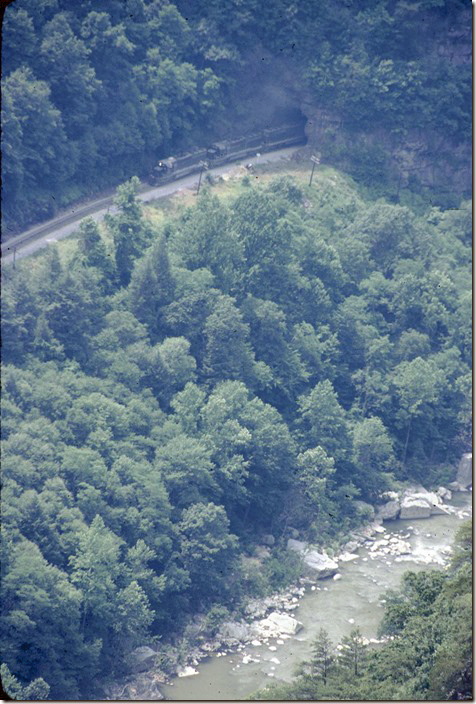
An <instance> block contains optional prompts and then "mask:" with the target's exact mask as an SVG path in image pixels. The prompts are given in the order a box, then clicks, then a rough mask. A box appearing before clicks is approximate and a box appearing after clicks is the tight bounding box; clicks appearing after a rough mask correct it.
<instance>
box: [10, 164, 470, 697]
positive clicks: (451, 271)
mask: <svg viewBox="0 0 476 704" xmlns="http://www.w3.org/2000/svg"><path fill="white" fill-rule="evenodd" d="M137 186H138V182H137V180H134V179H132V180H131V181H129V182H127V183H125V184H124V185H122V186H121V187H120V188H119V189H118V193H117V197H116V203H117V205H118V212H117V213H116V214H115V215H111V216H109V218H108V219H107V221H106V223H105V226H104V228H102V229H101V230H100V229H99V228H98V226H97V225H96V224H95V223H94V221H92V220H90V219H86V220H84V221H83V222H82V224H81V227H80V230H79V233H78V239H77V245H76V246H75V247H74V249H73V251H72V253H71V255H70V256H69V257H68V258H66V259H65V257H64V256H60V252H59V250H58V248H57V247H55V246H50V247H49V248H48V249H47V251H46V252H45V253H44V254H42V255H41V256H40V257H39V258H37V259H36V260H34V265H33V266H32V265H31V263H30V262H21V261H20V262H19V263H18V264H17V267H16V269H13V268H6V269H5V270H4V283H3V330H4V333H3V339H4V349H3V362H4V367H3V389H4V395H3V404H2V410H3V423H2V435H3V449H2V458H3V459H2V465H3V478H4V488H3V531H2V534H3V546H4V547H3V550H4V558H3V560H2V569H3V571H4V576H3V580H2V588H3V593H4V601H3V603H4V605H5V606H4V608H3V611H2V624H1V628H2V633H3V634H4V639H5V643H6V644H7V647H6V648H5V650H4V653H5V664H6V666H7V667H8V668H9V672H10V673H11V674H12V676H14V677H16V678H17V680H18V682H19V683H20V684H19V686H21V687H28V686H29V685H30V683H33V682H36V680H37V679H38V678H41V679H42V681H44V682H46V684H47V685H48V686H49V687H50V688H51V696H52V698H77V697H78V696H82V697H85V696H93V695H94V694H95V693H97V689H95V687H96V688H97V686H98V685H97V683H98V682H99V681H101V678H103V677H104V676H105V675H109V676H110V675H111V673H113V674H114V673H116V674H120V673H121V672H122V668H123V662H124V658H125V657H126V656H127V654H128V653H129V652H130V650H131V649H132V648H133V647H135V646H136V645H138V644H140V643H141V642H143V639H144V638H146V637H148V636H149V637H150V636H151V635H155V636H157V635H160V636H161V637H162V638H165V639H167V637H169V636H170V634H172V633H175V632H176V631H177V629H178V628H180V627H183V626H184V625H185V624H186V622H187V618H188V617H189V615H190V614H192V613H195V612H197V611H200V612H202V613H203V612H206V611H207V610H209V609H212V608H215V607H216V606H217V605H222V606H223V607H225V608H226V609H227V610H233V608H235V607H237V606H238V605H239V603H240V600H241V599H242V598H243V596H245V595H248V596H249V595H250V594H253V593H254V594H258V595H259V594H263V593H266V590H268V589H271V588H276V586H279V584H282V583H283V581H282V580H283V579H284V583H285V581H286V578H289V577H290V575H292V574H293V573H292V570H291V572H290V573H289V574H288V577H286V574H285V572H286V569H287V567H285V563H282V560H283V559H284V557H283V555H284V553H283V552H282V551H281V548H282V545H281V542H282V541H283V540H285V537H284V538H283V529H282V526H284V525H293V526H295V527H296V528H297V529H298V530H299V531H301V532H302V534H303V535H305V536H307V538H308V539H309V540H311V541H313V542H315V543H317V544H319V545H321V546H325V545H329V544H330V543H331V542H332V541H333V540H335V539H336V538H337V537H338V536H339V535H342V534H343V533H345V532H346V531H349V530H351V529H352V527H354V526H357V525H359V523H360V522H361V521H362V520H363V518H364V517H365V516H363V515H362V510H361V500H362V499H363V500H364V501H366V502H370V503H375V502H378V501H379V496H380V494H381V492H383V491H384V490H387V489H391V488H392V487H395V486H396V485H398V482H401V481H405V480H412V481H418V482H422V483H423V484H425V485H426V486H432V485H434V484H435V483H438V482H440V483H441V482H444V481H447V480H448V479H449V478H450V476H451V473H452V471H453V470H452V466H453V463H454V461H455V459H456V458H457V457H458V455H459V454H460V453H461V451H462V450H463V449H465V448H466V447H467V444H468V442H470V440H469V433H470V428H471V419H470V416H471V401H470V387H471V373H470V363H471V328H470V325H471V322H470V321H471V317H470V315H469V313H468V311H469V310H470V293H469V291H470V256H471V249H470V240H469V238H470V228H471V210H470V207H469V204H468V203H463V204H462V206H461V209H460V210H458V211H447V212H443V211H441V210H439V209H437V208H433V209H432V210H431V211H429V212H428V213H426V214H425V215H420V216H418V215H416V214H415V213H413V212H412V211H411V210H410V209H408V208H406V207H402V206H400V205H389V204H385V203H381V202H368V201H365V200H364V199H362V197H361V196H360V195H359V192H358V190H357V188H356V186H355V185H354V184H353V183H352V182H351V181H350V180H349V179H348V178H345V177H343V176H342V175H339V174H338V173H337V172H334V175H333V176H332V177H331V179H330V180H328V181H327V185H325V183H324V182H322V185H321V187H320V188H315V189H314V188H312V189H310V188H309V187H308V186H302V185H300V183H299V182H298V181H296V180H294V179H293V178H291V177H289V176H281V177H277V178H275V179H273V180H271V181H269V183H263V184H259V183H258V185H253V184H251V183H250V181H249V179H247V178H245V179H244V181H243V183H242V184H241V185H240V187H239V188H238V192H237V194H236V195H235V196H234V197H233V198H231V199H227V200H225V199H223V198H221V199H220V198H218V197H217V196H216V195H214V193H213V190H210V189H209V188H204V189H203V191H202V192H201V194H200V196H199V198H198V201H197V203H196V205H194V206H191V207H185V208H182V209H179V211H178V212H176V213H174V212H172V213H171V214H170V215H169V216H167V217H165V218H163V219H162V221H161V222H160V223H159V224H157V223H155V224H154V220H153V219H150V218H148V217H146V215H145V213H144V211H143V207H142V206H141V205H140V204H139V203H138V202H137V200H136V196H135V191H136V189H137ZM124 225H127V226H124ZM130 232H133V233H134V236H133V237H131V236H130V234H129V233H130ZM245 257H246V259H245ZM396 483H397V484H396ZM355 499H359V501H360V502H359V501H356V500H355ZM265 533H271V534H273V535H275V536H276V537H277V538H279V540H278V542H277V544H276V548H275V552H274V554H273V556H272V557H271V558H270V560H269V562H268V563H267V566H265V568H264V570H263V572H262V574H259V575H258V574H255V575H252V574H250V573H249V571H247V570H246V569H245V567H244V563H243V562H242V556H243V555H246V554H251V553H252V551H253V549H254V546H255V545H256V541H257V540H259V536H260V535H263V534H265ZM280 551H281V552H280ZM276 557H277V558H278V560H280V561H281V562H277V561H276V559H275V558H276ZM283 569H284V572H283ZM279 575H281V576H279ZM63 643H67V648H66V654H65V652H64V647H63ZM25 652H28V657H25ZM40 684H41V683H40ZM32 686H33V685H32ZM42 686H43V685H42ZM35 687H36V685H35Z"/></svg>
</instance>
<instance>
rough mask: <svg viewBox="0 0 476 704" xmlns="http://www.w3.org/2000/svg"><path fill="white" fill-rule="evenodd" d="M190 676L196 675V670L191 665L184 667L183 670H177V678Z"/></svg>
mask: <svg viewBox="0 0 476 704" xmlns="http://www.w3.org/2000/svg"><path fill="white" fill-rule="evenodd" d="M192 675H198V670H196V669H195V668H194V667H192V666H191V665H186V666H185V667H184V668H182V669H180V670H177V677H191V676H192Z"/></svg>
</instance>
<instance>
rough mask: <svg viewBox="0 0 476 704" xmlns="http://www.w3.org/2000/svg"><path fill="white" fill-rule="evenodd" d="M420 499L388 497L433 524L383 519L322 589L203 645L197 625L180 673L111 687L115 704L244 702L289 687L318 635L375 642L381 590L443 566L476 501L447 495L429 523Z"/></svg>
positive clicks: (299, 590)
mask: <svg viewBox="0 0 476 704" xmlns="http://www.w3.org/2000/svg"><path fill="white" fill-rule="evenodd" d="M419 489H420V488H413V489H412V490H411V491H410V490H408V489H407V490H406V492H402V493H401V495H400V496H398V497H396V496H389V497H387V498H388V499H389V501H388V502H387V503H390V502H398V503H399V505H400V506H403V504H406V505H407V506H411V505H412V504H413V505H414V506H416V509H415V510H416V511H417V513H418V510H419V511H420V515H421V516H422V518H423V515H425V516H426V514H427V517H425V518H423V520H422V519H421V518H418V517H411V516H410V517H409V518H403V519H401V520H398V519H396V518H394V519H393V520H389V519H387V520H385V521H384V520H383V518H382V517H381V515H380V516H379V514H378V512H377V515H376V518H375V519H374V520H373V521H372V522H371V523H370V524H368V525H367V526H364V527H362V528H361V529H359V530H358V531H354V533H353V534H352V536H351V540H350V541H347V543H346V544H344V545H343V546H342V550H341V551H339V554H337V555H336V556H326V557H327V559H328V560H329V563H328V566H329V564H330V563H333V565H334V566H333V567H332V569H331V570H330V572H329V573H328V576H327V577H326V578H325V579H323V578H322V574H321V575H319V574H318V573H317V572H314V573H313V572H312V571H310V572H308V573H307V574H305V575H304V576H303V577H301V579H300V580H299V582H297V583H296V584H294V585H292V586H291V587H289V588H288V589H287V590H285V591H284V592H282V593H280V594H275V595H272V596H269V597H266V598H264V599H254V600H250V601H249V602H248V604H247V606H246V609H245V612H246V617H245V618H244V619H242V620H241V621H234V622H231V621H228V622H226V623H224V624H222V626H221V628H220V630H219V632H218V633H217V634H216V636H215V637H214V638H213V639H208V640H205V639H204V638H203V635H200V624H199V622H197V623H196V626H197V638H196V640H195V641H194V642H193V644H190V643H189V644H188V651H187V654H186V658H184V657H183V656H182V662H181V664H180V665H178V666H177V664H176V663H174V662H173V661H171V662H170V664H169V665H170V666H169V667H168V668H167V671H163V670H160V669H158V668H157V667H156V666H152V667H150V668H149V667H147V668H146V671H144V672H142V673H137V674H135V675H133V676H131V677H129V678H127V680H126V681H123V682H122V683H118V684H116V685H114V686H113V687H110V688H109V691H108V696H109V698H111V699H113V698H114V699H119V698H120V699H144V698H146V699H147V698H148V699H161V698H163V697H164V696H165V697H166V698H167V699H173V700H178V699H185V700H186V699H211V700H213V699H240V698H243V697H246V696H249V695H250V694H251V693H252V692H253V691H254V690H255V689H259V688H261V687H264V686H265V685H266V684H267V682H269V681H270V680H269V678H272V677H276V678H280V679H284V680H286V679H289V678H290V676H291V675H292V670H293V668H294V666H295V665H296V664H297V662H298V661H299V660H302V659H303V658H305V657H306V655H307V654H308V653H307V651H308V648H309V645H310V642H311V641H312V639H313V637H314V636H315V634H316V633H317V630H318V629H319V628H320V627H325V628H326V629H327V630H328V631H329V633H330V635H331V637H335V638H340V637H341V636H342V635H344V634H346V633H347V631H348V630H349V629H350V628H351V627H352V624H353V623H355V624H356V625H358V626H360V628H361V630H362V633H363V635H364V636H365V638H367V639H368V641H369V642H372V641H376V638H375V635H376V631H377V627H378V623H379V621H380V618H381V613H382V612H381V609H382V606H383V603H384V602H383V601H382V599H381V596H382V593H383V592H384V590H385V589H387V588H389V587H392V588H393V587H396V586H397V585H398V583H399V581H400V578H401V576H402V575H403V573H404V572H405V571H406V570H408V569H412V570H418V569H431V568H433V567H435V566H440V567H442V566H444V564H445V563H446V562H447V560H448V558H449V555H450V552H451V543H452V541H453V536H454V534H455V532H456V530H457V528H458V526H459V525H460V523H461V521H462V520H464V519H467V518H468V517H469V516H470V515H471V494H468V493H459V492H458V493H456V494H455V495H454V497H452V498H451V499H448V497H449V496H451V494H450V493H446V494H445V496H446V498H445V502H444V501H443V498H442V496H440V497H439V501H438V503H437V504H436V499H435V507H434V510H435V512H434V513H433V514H431V512H430V511H427V512H425V511H424V510H423V506H422V505H421V503H422V499H421V497H420V498H418V497H416V498H415V494H418V493H419V494H421V491H420V490H419ZM423 491H424V490H423ZM444 492H447V490H446V489H445V490H441V491H440V494H441V495H443V494H444ZM432 496H433V497H435V496H437V495H435V494H432ZM415 502H416V503H415ZM418 502H420V506H418ZM430 503H431V501H430ZM410 513H411V511H410ZM397 515H398V513H397ZM403 515H406V514H405V512H403ZM288 543H289V544H288V548H289V549H291V550H293V549H294V550H295V549H296V547H298V548H299V549H300V550H301V553H302V557H303V561H304V559H305V557H306V555H309V554H311V553H312V552H315V551H313V550H312V546H307V545H306V544H305V543H302V542H300V541H297V540H294V539H291V540H290V541H288ZM296 543H297V544H298V546H296V545H295V544H296ZM321 554H323V553H321ZM324 555H325V553H324ZM311 562H312V560H311ZM319 577H320V578H319ZM178 650H179V649H178ZM149 651H150V649H149V650H146V652H145V655H147V654H148V655H149V658H150V659H149V665H152V662H153V661H154V660H153V656H154V657H156V655H157V654H156V653H154V652H153V651H150V652H149ZM144 663H145V665H147V664H148V663H147V657H146V658H145V660H144ZM172 675H175V676H172Z"/></svg>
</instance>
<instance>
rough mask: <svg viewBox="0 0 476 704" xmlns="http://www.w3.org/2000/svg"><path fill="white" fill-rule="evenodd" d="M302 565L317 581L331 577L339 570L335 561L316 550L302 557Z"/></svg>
mask: <svg viewBox="0 0 476 704" xmlns="http://www.w3.org/2000/svg"><path fill="white" fill-rule="evenodd" d="M304 564H305V565H306V567H307V568H308V570H311V571H312V573H313V574H315V575H316V577H317V578H318V579H324V578H325V577H333V576H334V575H335V574H336V572H337V570H338V568H339V565H338V564H337V562H336V561H335V560H332V559H331V558H330V557H328V556H327V555H325V554H324V553H321V552H317V550H311V551H310V552H307V553H306V554H305V555H304Z"/></svg>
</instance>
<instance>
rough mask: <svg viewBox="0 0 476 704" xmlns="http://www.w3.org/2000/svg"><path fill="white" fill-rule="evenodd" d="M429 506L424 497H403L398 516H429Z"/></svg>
mask: <svg viewBox="0 0 476 704" xmlns="http://www.w3.org/2000/svg"><path fill="white" fill-rule="evenodd" d="M430 516H431V508H430V505H429V503H428V502H427V501H425V500H424V499H415V498H413V497H412V496H407V497H405V498H404V499H403V501H402V504H401V508H400V518H402V519H403V518H429V517H430Z"/></svg>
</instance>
